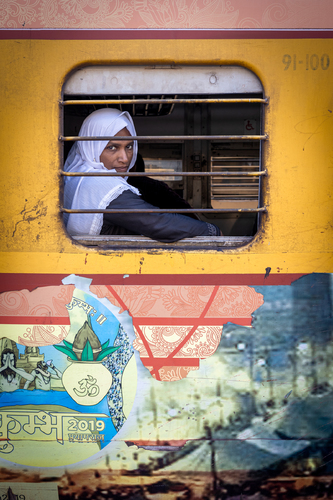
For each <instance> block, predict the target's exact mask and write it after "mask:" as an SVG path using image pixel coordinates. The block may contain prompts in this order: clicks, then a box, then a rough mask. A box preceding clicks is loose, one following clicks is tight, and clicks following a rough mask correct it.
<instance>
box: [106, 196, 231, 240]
mask: <svg viewBox="0 0 333 500" xmlns="http://www.w3.org/2000/svg"><path fill="white" fill-rule="evenodd" d="M107 208H110V209H124V208H132V209H140V210H144V209H153V208H156V207H154V206H153V205H150V204H149V203H146V202H145V201H144V200H142V198H141V197H140V196H138V195H136V194H134V193H132V192H131V191H129V190H127V191H124V192H123V193H122V194H121V195H120V196H118V198H117V199H116V200H114V201H112V202H111V203H110V204H109V206H108V207H107ZM120 228H124V229H125V231H124V232H122V231H121V229H120ZM101 234H142V235H144V236H148V237H149V238H152V239H153V240H158V241H162V242H165V243H171V242H173V241H178V240H181V239H182V238H192V237H193V236H220V235H221V232H220V230H219V228H218V227H217V226H215V225H214V224H209V223H207V222H202V221H198V220H195V219H191V218H189V217H185V216H184V215H181V214H159V213H143V214H120V213H112V214H104V217H103V227H102V230H101Z"/></svg>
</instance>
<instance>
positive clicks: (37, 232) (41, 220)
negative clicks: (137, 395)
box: [0, 40, 333, 274]
mask: <svg viewBox="0 0 333 500" xmlns="http://www.w3.org/2000/svg"><path fill="white" fill-rule="evenodd" d="M0 46H1V53H2V60H3V64H4V67H5V68H6V71H2V72H1V76H0V82H1V112H2V120H1V123H2V127H1V143H2V145H3V146H2V162H1V164H2V176H1V189H2V192H3V193H4V196H3V197H2V199H1V200H0V204H1V205H0V208H1V214H2V217H1V218H2V243H1V251H2V252H3V254H2V257H1V263H2V264H1V270H2V272H18V273H21V272H34V273H38V272H42V273H62V272H63V273H66V274H67V273H71V272H76V273H79V272H81V273H82V272H85V273H105V272H107V273H117V274H118V273H123V272H124V273H139V272H142V273H162V274H165V273H166V274H173V273H182V274H191V273H195V274H201V273H208V274H211V273H213V274H214V273H226V274H227V273H257V272H264V269H265V267H267V266H269V267H271V268H272V272H274V269H275V268H278V267H279V268H283V269H284V271H283V272H289V273H294V272H311V271H316V272H319V271H321V272H329V271H332V262H331V260H330V254H331V248H332V243H333V242H332V231H331V230H330V221H331V215H332V201H331V186H332V140H331V138H332V132H333V127H332V116H333V113H332V111H333V97H332V91H331V89H332V83H333V82H332V80H333V78H332V64H333V51H332V47H333V42H332V41H331V40H244V41H242V40H202V41H201V40H200V41H198V40H154V41H153V43H152V41H149V40H132V41H115V40H112V41H110V40H106V41H105V40H103V41H89V40H87V41H82V40H80V41H65V40H63V41H47V40H46V41H43V40H39V41H38V40H12V41H2V42H1V45H0ZM324 54H327V55H328V56H329V57H330V60H331V64H330V66H329V67H328V68H326V66H327V64H326V62H327V58H324V59H322V56H323V55H324ZM286 55H287V56H286ZM307 55H308V59H307ZM312 55H316V56H318V67H316V64H317V63H316V61H317V59H316V58H315V57H313V58H312V59H311V56H312ZM289 57H290V61H291V62H290V64H289V65H288V63H287V62H286V61H289ZM307 60H308V64H307V66H308V69H307V67H306V61H307ZM300 61H302V62H300ZM310 61H312V66H311V64H310ZM325 61H326V62H325ZM155 63H159V64H198V65H201V64H209V65H211V64H216V65H220V64H238V65H243V66H245V67H247V68H249V69H251V70H252V71H254V72H255V73H256V74H257V75H258V77H259V78H260V79H261V81H262V83H263V86H264V89H265V93H266V95H267V96H268V97H269V99H270V101H269V105H268V107H267V110H266V113H265V131H266V132H267V133H268V135H269V142H268V144H267V145H266V146H265V150H264V160H265V165H266V166H267V169H268V171H269V178H268V180H267V181H265V183H264V201H265V204H266V205H267V207H268V210H269V213H268V216H267V220H266V221H265V223H264V227H263V228H262V230H261V232H260V234H259V237H257V238H256V240H255V241H254V242H253V243H252V244H251V245H250V246H248V247H245V248H244V249H238V250H234V251H231V250H229V251H225V252H219V253H215V252H212V253H213V254H214V255H212V253H204V252H200V251H198V252H191V253H186V254H184V253H183V254H181V253H179V252H178V251H175V252H173V251H170V252H168V251H163V252H157V253H156V254H155V253H154V252H147V251H142V252H125V253H119V252H117V251H116V252H112V251H109V252H108V255H104V254H103V255H102V254H98V253H97V252H96V251H95V250H91V249H85V248H83V247H80V246H75V245H74V244H73V243H72V242H71V240H70V239H69V238H68V237H67V236H66V234H65V231H64V229H63V225H62V221H61V216H60V214H59V205H60V196H59V186H60V176H59V168H60V151H61V148H60V146H59V144H58V140H57V138H58V136H59V133H60V111H59V106H58V100H59V99H60V97H61V88H62V84H63V82H64V80H65V78H66V76H67V75H68V74H69V72H71V71H73V70H74V69H75V68H78V67H81V66H84V65H91V64H155ZM325 65H326V66H325ZM142 257H145V261H144V262H145V264H144V266H141V265H140V260H141V259H142ZM141 268H142V269H141Z"/></svg>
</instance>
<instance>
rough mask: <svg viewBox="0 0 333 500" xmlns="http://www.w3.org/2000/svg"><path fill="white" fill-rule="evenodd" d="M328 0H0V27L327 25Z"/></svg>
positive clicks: (330, 15) (331, 12)
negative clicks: (315, 0)
mask: <svg viewBox="0 0 333 500" xmlns="http://www.w3.org/2000/svg"><path fill="white" fill-rule="evenodd" d="M332 20H333V9H332V4H331V1H330V0H321V1H320V2H314V1H313V0H279V1H274V0H256V2H249V1H248V0H57V1H55V0H0V28H16V29H17V28H21V29H27V28H30V29H43V28H44V29H124V28H125V29H147V28H148V29H153V28H155V29H177V28H178V29H191V28H192V29H193V28H197V29H198V28H199V29H200V28H204V29H294V28H303V29H327V28H328V29H329V28H331V27H332Z"/></svg>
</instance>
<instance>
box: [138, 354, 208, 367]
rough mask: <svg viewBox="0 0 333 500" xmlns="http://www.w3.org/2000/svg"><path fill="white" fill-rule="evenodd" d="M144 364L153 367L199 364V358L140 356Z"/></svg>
mask: <svg viewBox="0 0 333 500" xmlns="http://www.w3.org/2000/svg"><path fill="white" fill-rule="evenodd" d="M140 359H141V361H142V363H143V364H144V365H145V366H153V367H154V368H155V369H159V368H162V367H163V366H195V367H198V366H199V358H170V359H169V358H154V357H153V358H141V357H140Z"/></svg>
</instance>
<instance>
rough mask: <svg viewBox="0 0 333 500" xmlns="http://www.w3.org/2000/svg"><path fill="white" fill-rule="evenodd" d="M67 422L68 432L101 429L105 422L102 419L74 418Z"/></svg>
mask: <svg viewBox="0 0 333 500" xmlns="http://www.w3.org/2000/svg"><path fill="white" fill-rule="evenodd" d="M68 423H69V424H70V425H69V427H68V432H77V431H81V432H85V431H88V430H89V431H95V430H97V431H103V430H104V428H105V423H104V422H103V421H102V420H96V421H95V420H79V421H77V420H75V419H74V418H71V419H70V420H69V421H68Z"/></svg>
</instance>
